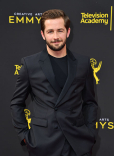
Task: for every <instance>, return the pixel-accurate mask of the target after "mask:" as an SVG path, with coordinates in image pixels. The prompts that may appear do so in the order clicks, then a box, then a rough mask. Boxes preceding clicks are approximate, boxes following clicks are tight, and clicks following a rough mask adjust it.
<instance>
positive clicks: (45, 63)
mask: <svg viewBox="0 0 114 156" xmlns="http://www.w3.org/2000/svg"><path fill="white" fill-rule="evenodd" d="M39 63H40V66H41V68H42V70H43V72H44V74H45V76H46V78H47V79H48V81H49V83H50V84H51V86H52V87H53V89H54V90H55V91H56V93H57V94H60V92H61V89H60V87H59V86H58V85H57V82H56V80H55V75H54V72H53V69H52V66H51V62H50V59H49V56H48V52H47V49H46V48H45V49H44V50H43V51H42V53H41V55H40V59H39Z"/></svg>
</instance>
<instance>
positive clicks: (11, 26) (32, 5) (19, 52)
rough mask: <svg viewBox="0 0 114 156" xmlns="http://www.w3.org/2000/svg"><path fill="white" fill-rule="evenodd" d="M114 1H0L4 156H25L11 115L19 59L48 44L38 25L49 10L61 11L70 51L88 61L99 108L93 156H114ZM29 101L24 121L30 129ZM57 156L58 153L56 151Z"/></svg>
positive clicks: (0, 117) (0, 125)
mask: <svg viewBox="0 0 114 156" xmlns="http://www.w3.org/2000/svg"><path fill="white" fill-rule="evenodd" d="M113 7H114V1H113V0H92V1H89V0H80V1H79V0H70V1H68V0H62V1H61V0H57V1H52V0H48V1H46V0H33V1H30V0H24V1H22V0H19V1H16V0H11V1H8V0H6V1H3V0H1V1H0V55H1V57H0V63H1V65H0V67H1V68H0V73H1V74H0V83H1V84H0V90H1V91H0V94H1V96H0V138H1V139H0V155H1V156H27V155H28V152H27V149H26V146H23V147H22V146H21V145H20V142H19V140H18V137H17V134H16V132H15V130H14V128H13V125H12V121H11V113H10V100H11V98H12V95H13V92H14V89H15V83H16V79H17V76H18V74H19V70H20V69H21V58H22V57H25V56H28V55H32V54H35V53H38V52H40V51H41V50H43V49H44V47H45V41H44V40H43V39H42V37H41V34H40V19H41V15H42V13H43V12H44V11H46V10H49V9H61V10H63V11H64V12H65V13H66V14H67V15H68V16H69V18H70V20H71V34H70V37H69V38H68V40H67V47H68V48H69V49H70V50H71V51H75V52H76V53H79V54H83V55H87V56H89V57H90V58H91V59H90V62H91V66H92V69H93V75H94V80H95V92H96V99H97V102H98V105H99V109H98V117H97V122H96V129H97V130H98V137H97V142H96V144H95V145H94V147H93V156H113V155H114V147H113V142H114V141H113V138H114V8H113ZM29 103H30V96H28V98H27V100H26V109H25V110H24V111H25V116H26V119H27V121H28V128H31V127H30V122H31V114H32V110H31V108H30V105H29ZM55 152H56V151H55Z"/></svg>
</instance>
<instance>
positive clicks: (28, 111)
mask: <svg viewBox="0 0 114 156" xmlns="http://www.w3.org/2000/svg"><path fill="white" fill-rule="evenodd" d="M24 112H25V117H26V120H27V122H28V128H29V129H31V127H30V123H31V118H28V117H29V116H30V114H31V113H30V110H28V109H24Z"/></svg>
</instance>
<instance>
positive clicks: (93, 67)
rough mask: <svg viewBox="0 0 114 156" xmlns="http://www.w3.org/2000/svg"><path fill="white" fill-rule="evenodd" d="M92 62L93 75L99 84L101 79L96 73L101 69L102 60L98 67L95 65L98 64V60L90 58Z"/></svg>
mask: <svg viewBox="0 0 114 156" xmlns="http://www.w3.org/2000/svg"><path fill="white" fill-rule="evenodd" d="M90 63H91V67H92V69H93V75H94V78H95V80H96V84H99V83H98V82H99V80H100V79H99V78H98V77H97V75H96V73H97V72H98V71H99V70H100V69H101V65H102V61H100V62H99V65H98V67H95V65H97V61H96V60H95V59H94V58H91V59H90Z"/></svg>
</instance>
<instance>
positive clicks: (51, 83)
mask: <svg viewBox="0 0 114 156" xmlns="http://www.w3.org/2000/svg"><path fill="white" fill-rule="evenodd" d="M67 55H68V78H67V80H66V83H65V85H64V87H63V89H62V91H61V93H60V90H61V89H60V88H59V86H58V85H57V83H56V80H55V75H54V73H53V70H52V66H51V63H50V59H49V57H48V53H47V50H46V48H45V49H44V50H43V51H42V52H39V53H36V54H34V55H31V56H27V57H24V58H22V60H21V62H22V68H21V69H20V72H19V76H18V78H17V82H16V88H15V92H14V94H13V97H12V99H11V106H10V107H11V112H12V117H13V120H12V121H13V125H14V127H15V129H16V131H17V133H18V136H19V138H20V140H21V141H22V140H23V139H24V138H25V140H26V143H27V147H28V149H29V150H30V151H31V152H32V153H34V154H36V155H37V154H38V156H59V155H60V153H61V150H62V148H63V145H64V141H65V138H66V139H67V141H68V142H69V144H70V145H71V146H72V148H73V149H74V151H75V153H76V154H77V156H81V155H83V154H85V153H88V152H89V151H90V150H91V148H92V146H93V144H94V142H95V138H96V128H95V122H96V117H97V107H98V106H97V103H96V101H95V94H94V84H93V72H92V68H91V65H90V60H89V58H88V57H86V56H82V55H79V54H76V53H74V52H71V51H70V50H69V49H67ZM29 93H30V94H31V103H30V104H31V106H32V107H33V110H34V112H33V113H32V118H31V129H28V124H27V121H26V119H25V114H24V109H25V106H26V104H25V100H26V98H27V96H28V94H29ZM59 93H60V95H59Z"/></svg>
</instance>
